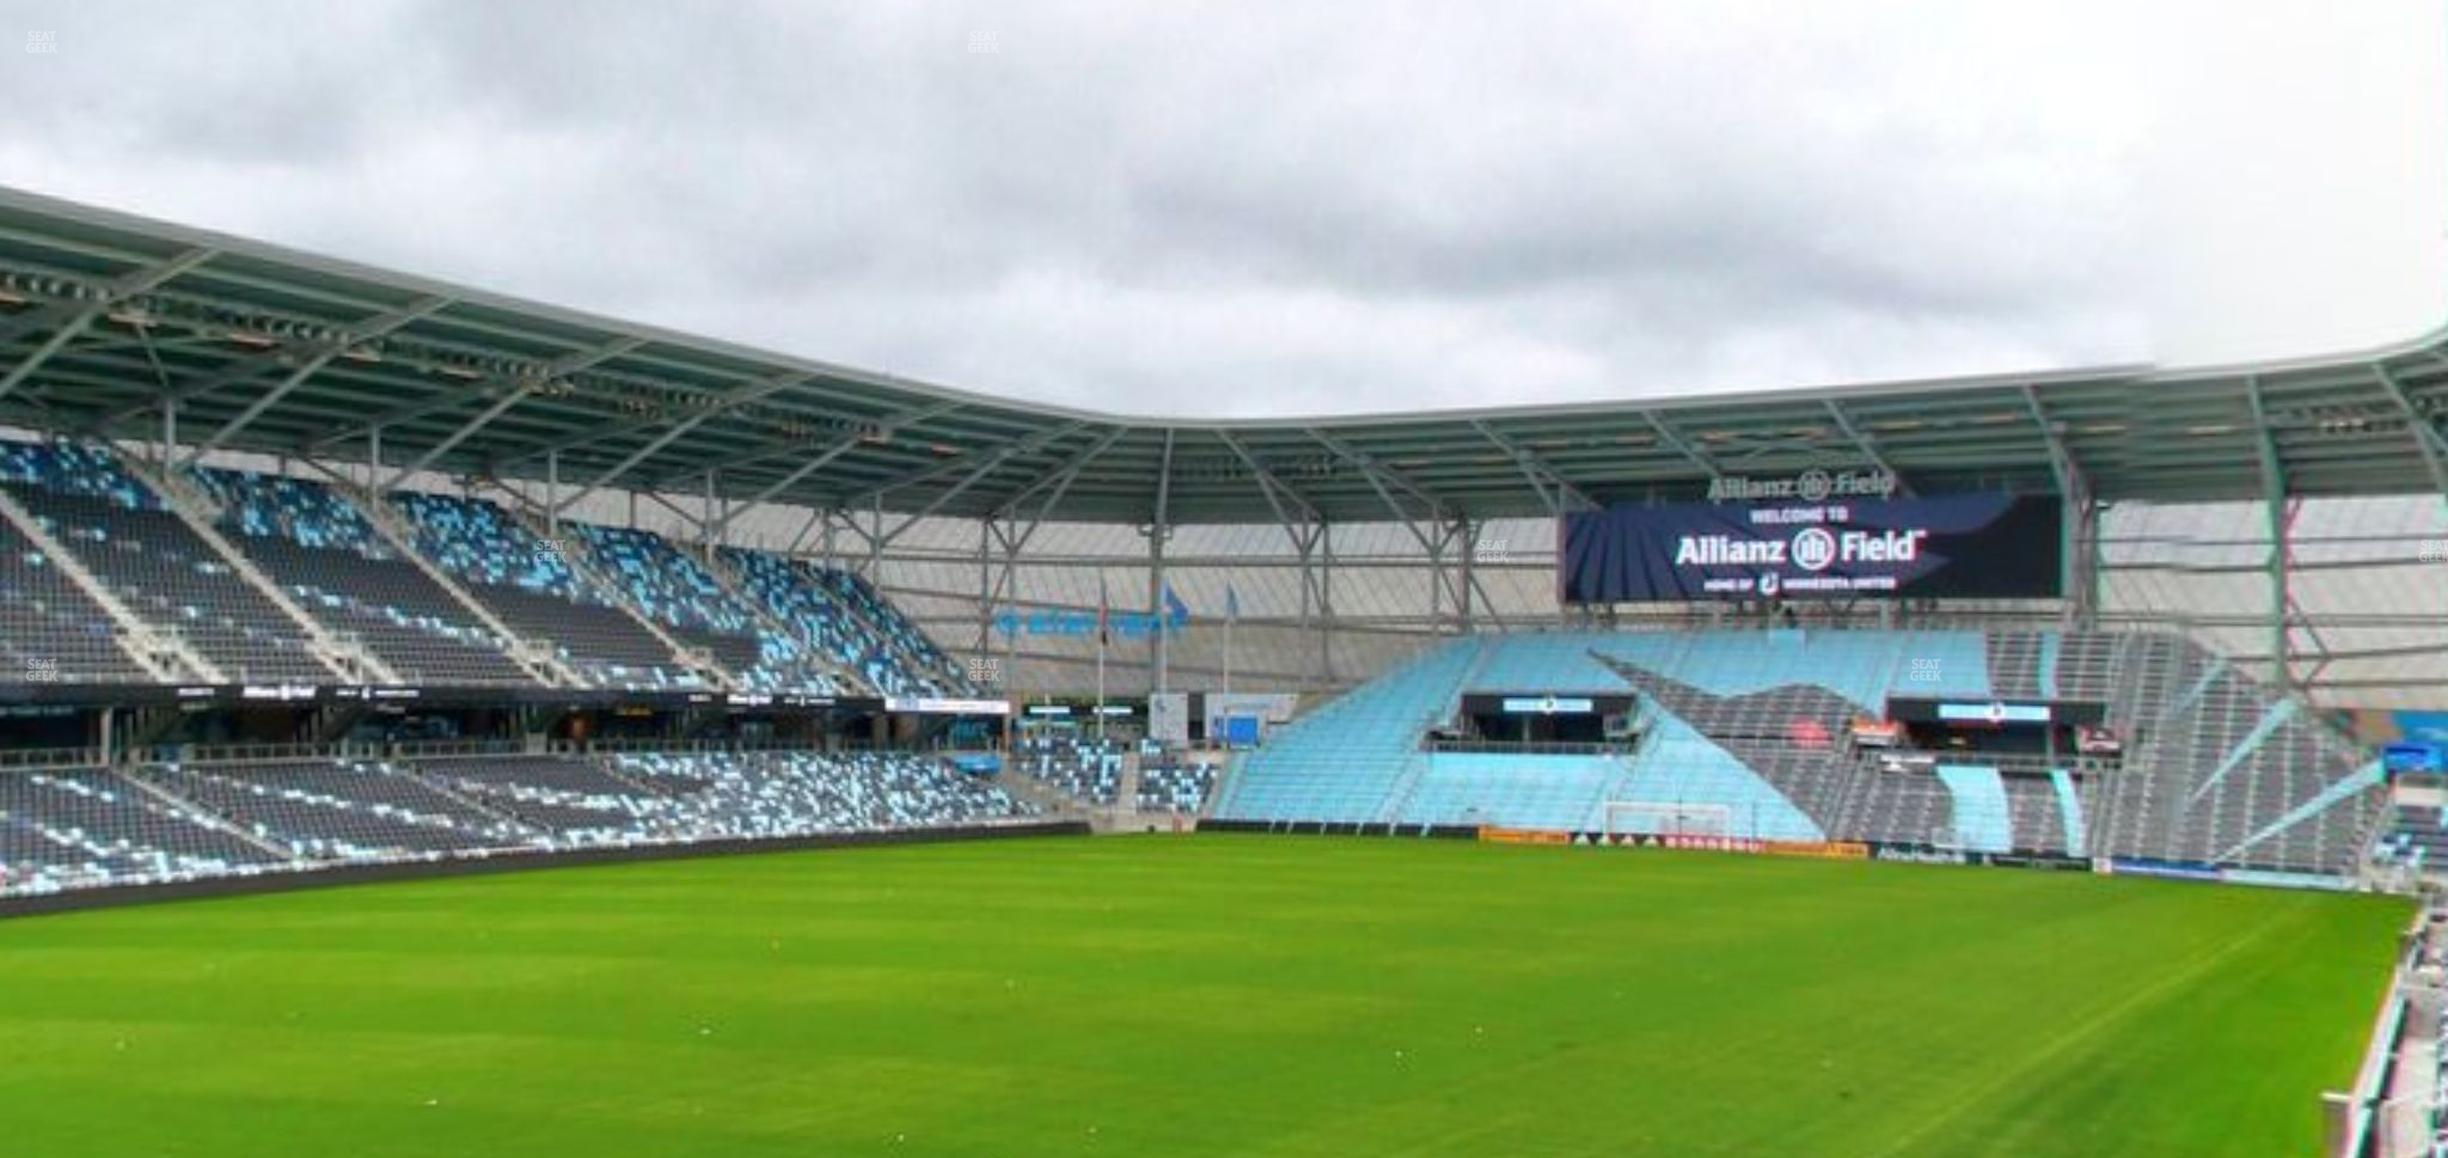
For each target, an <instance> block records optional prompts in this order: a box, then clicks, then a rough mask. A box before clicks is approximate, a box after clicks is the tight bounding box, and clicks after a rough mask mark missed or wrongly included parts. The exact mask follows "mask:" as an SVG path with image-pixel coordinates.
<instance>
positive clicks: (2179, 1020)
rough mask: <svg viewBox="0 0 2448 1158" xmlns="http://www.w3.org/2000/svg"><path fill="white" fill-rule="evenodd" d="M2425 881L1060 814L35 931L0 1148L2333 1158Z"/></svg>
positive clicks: (12, 1015)
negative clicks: (2346, 883)
mask: <svg viewBox="0 0 2448 1158" xmlns="http://www.w3.org/2000/svg"><path fill="white" fill-rule="evenodd" d="M2408 916H2409V910H2408V909H2407V908H2406V907H2405V906H2404V905H2403V904H2402V903H2399V902H2394V901H2386V900H2380V899H2373V898H2361V897H2335V896H2318V895H2310V894H2299V893H2286V892H2275V891H2263V890H2252V889H2241V888H2218V887H2211V886H2203V885H2187V884H2168V883H2158V882H2148V881H2135V880H2106V879H2096V878H2091V877H2086V876H2078V875H2072V874H2053V873H2041V872H2027V871H2015V870H2005V869H1997V870H1975V869H1949V868H1920V867H1909V866H1888V865H1871V864H1828V863H1816V862H1803V861H1778V860H1768V859H1751V858H1742V857H1720V856H1711V855H1703V854H1694V853H1635V852H1628V851H1593V850H1578V849H1564V848H1525V847H1506V846H1488V845H1474V844H1466V843H1449V842H1410V841H1403V842H1396V841H1385V840H1368V841H1362V840H1325V839H1301V838H1268V837H1229V836H1216V837H1198V838H1187V839H1176V838H1161V837H1147V838H1132V839H1106V840H1087V839H1045V840H1028V841H1012V842H1001V843H984V844H956V845H934V846H912V847H901V848H869V849H851V850H841V851H831V852H816V853H801V854H784V855H772V856H756V857H736V858H729V859H711V860H699V861H686V862H665V863H658V864H642V865H628V866H617V867H603V868H579V869H563V870H552V871H542V872H533V873H521V874H513V875H506V876H492V877H477V878H462V879H457V880H445V881H434V882H423V883H414V884H396V885H373V886H360V887H354V888H341V889H328V890H320V891H313V892H302V893H291V894H284V895H274V896H258V897H247V898H238V899H230V900H218V901H206V902H192V903H180V904H166V905H159V906H152V907H146V908H132V909H121V910H113V911H102V912H92V913H84V914H76V915H68V916H56V917H40V918H32V919H25V920H15V921H6V922H0V963H4V967H5V969H6V977H5V980H4V981H0V1136H4V1137H5V1139H6V1141H5V1143H0V1145H5V1148H6V1152H7V1153H9V1154H22V1155H29V1156H37V1158H70V1156H77V1158H85V1156H116V1155H140V1154H141V1155H213V1156H221V1155H232V1156H235V1155H245V1156H247V1158H265V1156H284V1155H347V1156H350V1158H373V1156H382V1155H408V1154H416V1155H429V1154H430V1155H522V1156H559V1155H583V1156H589V1158H597V1156H601V1158H611V1156H621V1155H656V1156H671V1155H742V1156H745V1155H793V1156H799V1155H831V1154H878V1155H886V1154H889V1155H941V1154H992V1155H1021V1154H1097V1153H1103V1154H1114V1155H1205V1154H1278V1155H1337V1156H1342V1155H1355V1154H1451V1155H1464V1154H1468V1155H1483V1154H1484V1155H1548V1154H1591V1155H1595V1154H1660V1155H1678V1156H1680V1155H1704V1154H1737V1155H1843V1154H1911V1155H1947V1156H1962V1155H1977V1154H2011V1155H2082V1156H2085V1158H2099V1156H2102V1155H2117V1154H2133V1155H2152V1156H2155V1158H2170V1156H2177V1155H2196V1154H2202V1155H2210V1154H2250V1155H2308V1154H2311V1153H2313V1152H2314V1150H2315V1148H2316V1143H2317V1139H2318V1120H2317V1115H2316V1110H2315V1101H2316V1096H2317V1094H2318V1093H2319V1091H2320V1090H2322V1089H2323V1088H2324V1087H2328V1086H2333V1085H2341V1084H2343V1083H2344V1082H2346V1081H2347V1080H2348V1079H2350V1078H2351V1076H2352V1073H2353V1070H2354V1067H2355V1064H2356V1061H2357V1059H2358V1057H2359V1054H2360V1051H2361V1048H2362V1041H2363V1037H2364V1035H2365V1033H2366V1032H2367V1030H2368V1026H2369V1023H2370V1021H2371V1018H2372V1014H2373V1012H2374V1011H2375V1009H2376V1007H2377V1002H2378V1000H2379V997H2380V994H2381V990H2382V986H2383V984H2384V981H2385V973H2386V968H2387V961H2388V954H2389V948H2390V944H2391V941H2392V937H2393V935H2394V934H2395V932H2396V931H2397V930H2398V929H2399V928H2401V927H2402V926H2403V924H2404V922H2405V921H2406V919H2407V918H2408Z"/></svg>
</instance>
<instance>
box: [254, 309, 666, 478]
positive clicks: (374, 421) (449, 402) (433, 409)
mask: <svg viewBox="0 0 2448 1158" xmlns="http://www.w3.org/2000/svg"><path fill="white" fill-rule="evenodd" d="M645 344H646V339H644V338H615V339H613V340H612V341H609V342H606V343H604V344H603V345H600V346H597V347H595V348H593V349H590V350H580V351H578V352H576V353H573V354H565V355H563V356H561V357H559V358H555V359H553V360H552V361H550V362H547V363H544V364H543V365H541V366H537V367H533V368H531V369H529V370H528V371H527V372H525V373H523V374H521V375H518V376H515V377H493V378H481V379H478V380H476V381H475V382H472V383H465V384H463V385H462V386H461V387H459V388H454V389H450V390H446V391H445V392H443V393H441V394H436V395H433V396H430V397H426V398H420V399H418V400H417V401H414V402H410V403H408V404H406V405H403V406H398V407H394V408H393V409H391V410H387V411H384V412H383V413H381V414H377V415H375V416H374V417H372V418H369V419H367V420H365V421H364V422H360V423H357V424H356V425H353V426H344V427H341V428H340V429H338V430H334V431H331V432H330V433H327V434H322V435H318V436H317V437H315V438H312V439H309V440H307V442H306V443H305V445H304V446H302V447H300V448H299V449H301V450H303V451H305V452H306V453H308V454H312V453H314V452H316V451H318V450H321V449H322V448H324V447H326V446H330V445H332V444H333V443H338V442H348V441H351V440H354V439H357V438H360V437H363V436H364V434H365V432H366V431H367V430H370V429H372V428H374V427H377V426H389V427H397V426H398V425H399V424H400V423H403V422H414V421H416V420H417V419H420V418H424V417H427V416H429V415H433V414H437V413H441V412H443V411H446V410H456V409H458V408H459V407H462V406H465V405H467V404H468V402H469V400H470V399H471V398H472V397H480V396H481V392H482V391H483V390H485V389H487V388H490V387H499V386H505V385H506V386H511V387H514V388H524V389H526V390H528V391H529V392H531V393H532V392H533V391H534V390H537V389H540V388H542V387H544V386H547V385H551V384H552V383H553V382H554V381H556V380H557V379H560V378H563V377H566V376H568V375H571V374H575V373H578V372H579V371H581V370H586V369H589V368H592V367H595V366H599V365H602V364H603V363H605V362H609V361H611V360H612V359H614V358H618V357H620V356H621V355H623V354H626V353H628V352H630V351H631V350H635V349H637V348H638V347H640V346H643V345H645ZM488 421H489V420H488Z"/></svg>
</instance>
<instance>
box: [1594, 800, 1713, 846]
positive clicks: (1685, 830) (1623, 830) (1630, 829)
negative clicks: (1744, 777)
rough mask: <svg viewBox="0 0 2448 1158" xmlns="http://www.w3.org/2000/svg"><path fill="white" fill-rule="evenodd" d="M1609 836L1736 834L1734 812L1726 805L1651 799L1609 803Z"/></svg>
mask: <svg viewBox="0 0 2448 1158" xmlns="http://www.w3.org/2000/svg"><path fill="white" fill-rule="evenodd" d="M1605 823H1606V835H1607V836H1608V837H1610V838H1613V837H1618V836H1714V837H1726V836H1732V835H1733V834H1734V811H1733V809H1730V808H1728V807H1726V806H1725V805H1723V804H1664V803H1659V802H1656V801H1650V800H1610V801H1607V802H1606V814H1605Z"/></svg>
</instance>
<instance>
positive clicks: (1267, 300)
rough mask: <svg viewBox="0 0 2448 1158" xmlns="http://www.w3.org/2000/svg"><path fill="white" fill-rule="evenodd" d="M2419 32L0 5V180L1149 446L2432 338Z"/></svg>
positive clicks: (814, 7)
mask: <svg viewBox="0 0 2448 1158" xmlns="http://www.w3.org/2000/svg"><path fill="white" fill-rule="evenodd" d="M2135 8H2147V9H2148V11H2147V12H2145V13H2143V14H2140V15H2136V14H2135V13H2134V12H2132V11H2131V10H2132V9H2135ZM2444 8H2448V5H2443V4H2442V3H2440V2H2439V0H2353V2H2351V3H2337V2H2336V0H2329V2H2326V3H2301V4H2295V3H2283V4H2282V3H2267V2H2258V0H2227V2H2224V3H2220V2H2213V0H2183V2H2171V3H2167V4H2162V5H2151V4H2149V3H2147V0H2124V2H2121V3H2111V2H2090V0H2080V2H2066V0H2058V2H2055V3H2046V4H2033V3H2029V2H2028V0H2020V2H2012V3H1967V2H1966V0H1933V2H1929V3H1854V4H1838V3H1822V2H1812V3H1807V4H1806V3H1797V2H1795V0H1773V2H1759V3H1751V2H1731V0H1689V2H1685V3H1675V4H1664V3H1651V4H1628V3H1622V2H1620V0H1619V2H1616V3H1588V4H1553V5H1544V6H1537V7H1535V8H1532V7H1529V6H1525V5H1521V4H1496V3H1487V4H1481V5H1475V6H1466V5H1450V6H1448V5H1434V4H1419V3H1405V4H1392V3H1388V4H1376V3H1361V2H1355V0H1335V2H1334V3H1297V4H1282V5H1272V4H1264V3H1257V2H1255V0H1231V2H1227V3H1218V4H1212V5H1203V4H1202V5H1194V4H1186V3H1168V4H1164V5H1133V6H1123V5H1119V4H1021V3H982V4H971V5H949V4H947V5H900V4H883V3H850V4H840V5H819V4H808V3H772V4H762V5H756V4H744V3H719V4H717V3H702V4H691V3H675V2H672V0H656V2H652V3H646V2H638V0H628V2H613V3H604V4H597V5H577V4H559V3H544V2H538V0H521V2H515V3H514V2H508V0H495V2H493V3H423V4H417V3H376V2H369V0H350V2H348V3H321V4H295V5H282V4H262V3H218V4H209V5H207V4H195V3H144V4H136V3H110V2H100V0H84V2H79V3H24V2H18V0H0V12H5V13H7V14H8V16H9V17H10V20H9V22H8V23H9V24H13V25H14V26H15V27H14V28H13V29H12V28H8V27H0V38H5V39H0V61H6V62H7V64H6V67H5V68H0V110H5V113H4V114H0V182H4V183H6V184H10V185H15V186H19V187H22V188H28V189H32V190H35V191H38V192H43V193H50V194H54V195H59V196H64V197H69V198H73V199H77V200H82V201H90V202H95V203H98V204H102V205H106V206H110V207H114V208H119V209H126V210H130V211H134V212H139V213H144V214H148V215H152V216H157V217H163V218H168V219H171V220H174V221H180V222H186V223H190V224H196V225H202V226H206V227H210V228H215V229H221V230H226V231H230V232H234V233H238V234H242V235H248V236H254V237H260V238H264V239H267V240H272V241H278V242H282V243H285V244H289V245H293V246H298V247H302V248H306V249H310V250H316V251H321V252H325V253H329V254H333V255H337V256H341V257H347V258H352V259H356V260H361V261H366V262H370V263H373V264H377V265H385V266H392V267H396V268H400V269H404V270H408V271H411V272H415V273H421V274H428V275H432V276H437V277H442V278H446V279H450V280H455V281H460V282H466V283H470V284H473V285H475V286H478V287H481V288H485V289H491V290H497V291H501V292H507V293H512V294H517V295H520V296H525V297H531V298H536V299H540V300H543V301H547V302H551V303H555V304H560V305H567V306H573V307H577V308H582V309H587V310H593V311H597V312H601V313H605V314H610V315H613V316H616V317H622V318H631V319H637V320H643V321H649V322H655V323H659V324H663V325H668V326H673V327H678V328H681V329H684V330H689V331H695V332H702V333H705V334H709V335H714V336H719V337H725V338H731V339H737V340H741V341H746V342H749V343H753V344H756V345H761V346H767V347H771V348H774V349H777V350H782V351H787V352H790V353H795V354H802V355H807V356H811V357H817V358H823V359H827V360H831V361H837V362H844V363H849V364H852V365H858V366H864V367H868V368H873V369H879V370H887V371H891V372H895V373H901V374H907V375H911V376H915V377H920V378H925V379H930V380H934V381H939V382H943V383H946V384H949V385H953V386H959V387H963V388H966V389H971V390H977V391H983V392H989V393H999V394H1009V395H1016V396H1022V397H1029V398H1036V399H1042V400H1047V401H1058V402H1065V403H1072V404H1078V405H1083V406H1089V407H1094V408H1098V409H1111V410H1120V411H1126V412H1131V413H1140V414H1168V413H1170V414H1196V415H1227V414H1233V415H1247V414H1259V413H1269V412H1274V413H1282V412H1287V411H1290V412H1301V413H1309V412H1325V411H1351V410H1387V409H1399V408H1415V407H1423V406H1460V405H1487V404H1495V403H1502V402H1531V401H1555V400H1566V399H1592V398H1608V397H1627V396H1638V395H1655V394H1663V393H1687V392H1696V391H1716V390H1736V389H1757V388H1764V387H1775V386H1791V385H1805V384H1814V383H1824V382H1841V381H1858V380H1870V379H1885V378H1900V377H1918V376H1928V375H1938V374H1949V373H1972V372H1989V371H2009V370H2025V369H2038V368H2050V367H2060V366H2070V365H2083V364H2098V363H2106V362H2126V361H2139V360H2152V359H2158V360H2166V361H2176V362H2200V361H2225V360H2234V359H2243V358H2251V357H2262V356H2272V355H2288V354H2303V353H2318V352H2327V351H2330V350H2336V349H2342V348H2349V347H2359V346H2366V345H2372V344H2378V343H2383V342H2389V341H2394V340H2397V339H2401V338H2407V337H2411V336H2414V335H2415V334H2417V333H2419V332H2422V331H2425V330H2427V329H2429V328H2431V327H2432V326H2434V325H2436V324H2438V323H2439V322H2440V321H2441V320H2442V319H2443V318H2448V112H2444V110H2448V18H2444V17H2443V14H2442V13H2443V9H2444ZM1150 10H1156V11H1150ZM21 34H22V35H24V36H25V37H26V38H27V39H26V48H27V49H28V51H27V52H26V53H24V54H23V55H18V54H16V53H15V52H14V49H15V48H16V45H15V44H14V43H11V42H12V41H13V40H14V39H15V38H16V37H18V36H19V35H21ZM44 47H48V48H49V49H50V51H47V52H43V51H34V50H35V49H38V48H44Z"/></svg>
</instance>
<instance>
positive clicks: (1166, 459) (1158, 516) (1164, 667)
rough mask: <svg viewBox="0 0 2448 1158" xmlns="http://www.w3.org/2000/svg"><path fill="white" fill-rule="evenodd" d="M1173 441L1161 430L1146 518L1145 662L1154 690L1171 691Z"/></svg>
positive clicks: (1172, 436)
mask: <svg viewBox="0 0 2448 1158" xmlns="http://www.w3.org/2000/svg"><path fill="white" fill-rule="evenodd" d="M1173 440H1174V434H1173V431H1172V430H1171V429H1170V428H1167V429H1166V430H1165V432H1164V454H1163V457H1162V458H1161V459H1160V460H1159V461H1158V465H1157V467H1156V505H1155V509H1154V511H1153V516H1154V517H1152V518H1150V519H1149V520H1148V615H1149V616H1150V622H1151V623H1153V625H1154V627H1155V630H1153V631H1151V632H1149V633H1148V661H1149V663H1150V664H1151V665H1152V666H1153V667H1154V669H1155V672H1156V690H1157V691H1159V692H1165V691H1171V690H1172V687H1171V684H1170V682H1169V681H1170V678H1171V674H1172V673H1171V671H1170V668H1171V666H1172V662H1171V661H1172V655H1173V648H1172V646H1171V645H1170V643H1168V642H1167V641H1168V639H1169V637H1170V636H1171V635H1172V632H1171V630H1170V629H1169V628H1168V627H1167V626H1166V624H1165V605H1164V592H1165V540H1166V539H1167V538H1169V537H1171V535H1172V534H1173V527H1172V522H1171V519H1172V506H1173Z"/></svg>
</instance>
